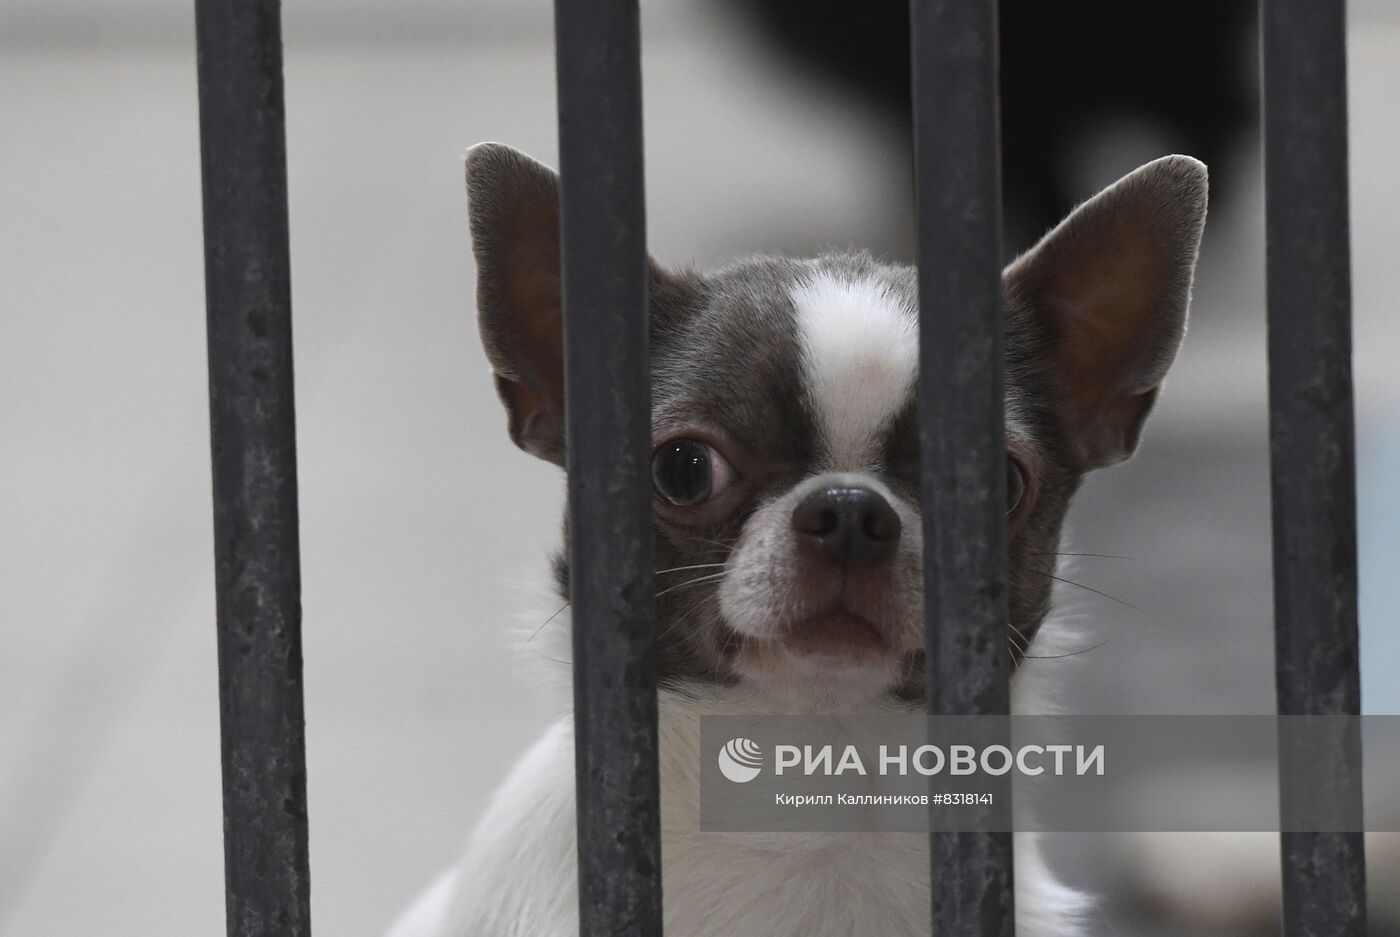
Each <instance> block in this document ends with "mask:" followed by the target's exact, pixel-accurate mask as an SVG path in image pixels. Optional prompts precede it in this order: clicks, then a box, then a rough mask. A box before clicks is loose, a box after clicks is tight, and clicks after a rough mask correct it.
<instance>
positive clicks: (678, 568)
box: [656, 563, 726, 576]
mask: <svg viewBox="0 0 1400 937" xmlns="http://www.w3.org/2000/svg"><path fill="white" fill-rule="evenodd" d="M725 565H726V564H724V563H696V564H695V565H694V566H672V567H670V568H669V569H658V570H657V571H656V575H658V576H660V575H661V574H662V573H679V572H684V571H685V570H687V569H718V568H720V567H722V566H725Z"/></svg>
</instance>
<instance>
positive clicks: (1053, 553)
mask: <svg viewBox="0 0 1400 937" xmlns="http://www.w3.org/2000/svg"><path fill="white" fill-rule="evenodd" d="M1031 556H1092V557H1097V558H1098V559H1101V560H1135V559H1137V557H1135V556H1122V555H1120V554H1118V553H1064V552H1060V551H1058V550H1051V551H1048V552H1040V551H1035V552H1032V553H1031Z"/></svg>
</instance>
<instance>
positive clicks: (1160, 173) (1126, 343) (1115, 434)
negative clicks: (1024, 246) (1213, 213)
mask: <svg viewBox="0 0 1400 937" xmlns="http://www.w3.org/2000/svg"><path fill="white" fill-rule="evenodd" d="M1206 191H1207V182H1206V167H1205V165H1204V164H1202V163H1200V162H1198V161H1197V160H1194V159H1192V158H1191V157H1189V156H1165V157H1163V158H1161V159H1158V160H1154V161H1153V162H1150V163H1148V164H1147V165H1146V166H1143V167H1141V168H1139V169H1137V170H1135V171H1134V172H1132V173H1130V174H1129V175H1127V176H1124V177H1123V178H1122V179H1120V180H1119V181H1117V182H1115V183H1114V184H1113V185H1111V186H1109V187H1108V188H1106V189H1104V190H1103V191H1102V192H1100V193H1099V194H1098V195H1096V196H1094V197H1093V198H1091V199H1090V200H1089V201H1087V202H1085V203H1084V204H1083V205H1081V206H1080V207H1079V208H1077V209H1075V211H1074V212H1073V213H1072V214H1070V216H1069V217H1068V218H1066V219H1065V220H1064V221H1063V222H1061V223H1060V225H1059V226H1058V227H1056V228H1055V229H1054V230H1053V231H1051V232H1050V233H1049V234H1047V235H1046V236H1045V237H1044V238H1043V239H1041V241H1040V243H1039V244H1037V245H1036V246H1035V247H1033V248H1031V250H1029V251H1028V252H1026V253H1025V254H1024V255H1023V256H1021V257H1020V258H1019V259H1018V260H1017V261H1016V262H1015V263H1013V264H1012V265H1011V266H1010V267H1008V268H1007V271H1006V277H1005V279H1006V288H1007V296H1008V301H1009V303H1010V304H1011V305H1012V306H1013V307H1014V308H1018V309H1028V310H1029V311H1030V313H1031V315H1033V316H1034V317H1036V318H1037V319H1038V320H1039V322H1040V323H1041V325H1042V327H1043V328H1042V330H1041V331H1043V332H1044V333H1045V334H1047V335H1048V336H1049V342H1050V347H1049V352H1048V354H1049V363H1050V368H1051V370H1052V371H1053V373H1054V376H1055V377H1056V379H1057V382H1058V385H1059V391H1060V400H1059V411H1060V413H1061V416H1062V419H1063V423H1064V427H1065V431H1066V432H1067V434H1068V436H1069V439H1070V442H1071V444H1072V446H1073V450H1074V456H1075V458H1076V461H1077V463H1078V468H1079V470H1080V471H1088V470H1089V469H1094V468H1099V467H1101V466H1105V465H1112V464H1113V463H1115V462H1120V461H1122V460H1123V459H1126V458H1127V457H1128V456H1130V455H1132V453H1133V449H1134V448H1136V446H1137V441H1138V436H1139V435H1140V433H1141V432H1142V424H1143V420H1144V419H1146V417H1147V413H1148V411H1149V410H1151V409H1152V404H1153V401H1155V400H1156V397H1157V391H1158V389H1159V388H1160V386H1161V384H1162V380H1163V378H1164V377H1165V376H1166V373H1167V369H1168V368H1169V367H1170V366H1171V363H1172V359H1173V358H1174V357H1175V356H1176V350H1177V347H1178V346H1179V345H1180V344H1181V338H1182V335H1183V334H1184V333H1185V331H1186V307H1187V305H1188V303H1189V302H1190V298H1191V278H1192V275H1193V273H1194V271H1195V266H1196V252H1197V249H1198V247H1199V245H1200V239H1201V229H1202V227H1203V226H1204V224H1205V217H1206Z"/></svg>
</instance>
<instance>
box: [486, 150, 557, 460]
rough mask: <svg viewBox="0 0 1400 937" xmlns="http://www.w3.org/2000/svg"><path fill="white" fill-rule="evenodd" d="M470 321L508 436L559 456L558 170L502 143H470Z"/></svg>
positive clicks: (551, 456)
mask: <svg viewBox="0 0 1400 937" xmlns="http://www.w3.org/2000/svg"><path fill="white" fill-rule="evenodd" d="M467 206H468V213H469V214H470V216H471V231H472V253H473V254H475V256H476V302H477V322H478V324H479V325H480V327H481V341H482V344H483V345H484V346H485V347H486V357H487V358H488V359H489V360H490V362H491V369H492V371H493V372H494V377H495V380H496V390H497V392H498V393H499V394H500V396H501V401H502V402H503V403H504V404H505V406H506V413H507V414H508V416H509V420H510V438H511V439H513V440H515V444H516V445H517V446H519V447H520V448H522V449H524V450H525V451H526V452H530V453H533V454H534V455H537V456H539V457H540V458H542V459H547V460H548V461H550V462H554V463H556V464H558V465H563V464H564V354H563V352H564V339H563V318H562V312H561V306H562V301H561V299H560V287H559V177H558V176H557V175H555V173H554V171H553V170H551V169H549V168H548V167H546V166H543V165H541V164H540V163H537V162H535V161H534V160H533V159H531V158H530V157H528V156H526V155H525V154H523V153H521V152H519V151H517V150H513V149H511V148H510V147H508V146H504V145H502V144H499V143H480V144H477V145H476V146H474V147H472V148H471V149H470V150H468V151H467Z"/></svg>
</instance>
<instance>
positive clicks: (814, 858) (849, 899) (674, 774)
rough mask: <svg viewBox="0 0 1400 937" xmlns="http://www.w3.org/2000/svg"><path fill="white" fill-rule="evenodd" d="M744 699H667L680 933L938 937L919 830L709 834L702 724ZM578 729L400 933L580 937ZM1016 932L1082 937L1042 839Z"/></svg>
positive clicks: (486, 825)
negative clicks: (704, 825)
mask: <svg viewBox="0 0 1400 937" xmlns="http://www.w3.org/2000/svg"><path fill="white" fill-rule="evenodd" d="M752 702H753V701H750V700H740V699H735V698H734V697H733V695H732V694H725V695H723V696H719V695H714V696H708V697H704V696H702V697H700V698H698V699H697V698H692V697H688V696H682V695H679V694H675V693H667V692H663V693H662V696H661V726H660V729H661V786H662V789H661V806H662V816H663V819H662V824H663V831H662V859H663V875H664V880H663V895H664V907H665V928H666V934H667V935H668V937H799V935H801V937H853V935H871V934H880V935H887V937H901V935H909V937H915V935H918V937H927V935H928V928H929V884H928V882H929V860H928V838H927V837H926V836H925V835H923V834H917V833H865V834H850V833H846V834H815V833H814V834H753V833H747V834H725V833H702V832H700V830H699V778H698V774H699V769H700V753H699V717H700V716H701V715H704V714H709V713H719V712H754V711H755V709H754V708H753V707H752V705H751V704H752ZM573 754H574V746H573V730H572V724H571V720H569V719H565V720H562V721H561V722H559V723H556V724H555V725H554V726H552V727H551V728H550V729H549V730H548V731H547V732H546V733H545V735H544V737H543V738H541V739H540V741H539V742H538V743H536V745H535V746H534V747H533V748H532V749H531V750H530V751H529V752H528V753H527V754H526V755H525V757H524V758H523V759H521V761H520V762H519V763H518V764H517V765H516V767H515V768H514V770H512V772H511V773H510V775H509V776H508V777H507V779H506V781H505V783H504V784H503V785H502V786H501V788H500V789H499V790H498V791H497V793H496V795H495V797H494V798H493V800H492V802H491V804H490V806H489V807H488V809H487V811H486V814H485V816H484V817H483V819H482V821H481V823H480V825H479V826H478V827H477V829H476V831H475V832H474V833H473V835H472V838H471V841H470V843H469V844H468V848H467V851H466V854H465V856H464V857H463V859H462V861H461V863H460V864H459V865H458V866H457V867H456V868H454V869H452V870H450V871H448V872H447V873H445V874H444V875H443V877H442V878H440V879H439V880H438V882H437V883H435V884H434V885H433V886H432V887H431V888H430V889H429V890H428V892H427V893H425V894H424V895H423V897H422V898H420V899H419V901H418V902H417V904H415V906H414V907H412V908H411V909H410V910H409V911H408V913H407V914H405V916H404V917H403V918H402V919H400V921H399V922H398V923H397V924H396V925H395V927H394V928H393V929H392V930H391V932H390V937H575V935H577V933H578V910H577V900H578V898H577V894H578V893H577V885H576V882H577V865H576V859H575V849H576V839H575V830H574V765H573V762H574V758H573ZM1016 850H1017V855H1016V860H1017V866H1016V880H1017V883H1018V887H1017V893H1016V903H1017V920H1018V933H1019V934H1021V935H1023V937H1049V935H1056V937H1065V935H1070V934H1074V933H1076V932H1077V928H1076V926H1075V923H1074V922H1075V918H1076V917H1078V915H1079V913H1080V911H1081V908H1082V906H1083V900H1082V898H1081V896H1079V895H1078V894H1077V893H1076V892H1073V891H1071V890H1069V889H1067V888H1065V887H1064V886H1062V885H1060V884H1059V883H1058V882H1057V881H1055V880H1054V879H1053V878H1052V877H1051V875H1050V873H1049V872H1048V870H1047V869H1046V868H1045V867H1044V864H1043V863H1042V861H1041V859H1040V855H1039V852H1038V851H1037V850H1036V848H1035V843H1034V841H1033V840H1032V839H1030V838H1029V837H1019V838H1018V839H1017V843H1016Z"/></svg>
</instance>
